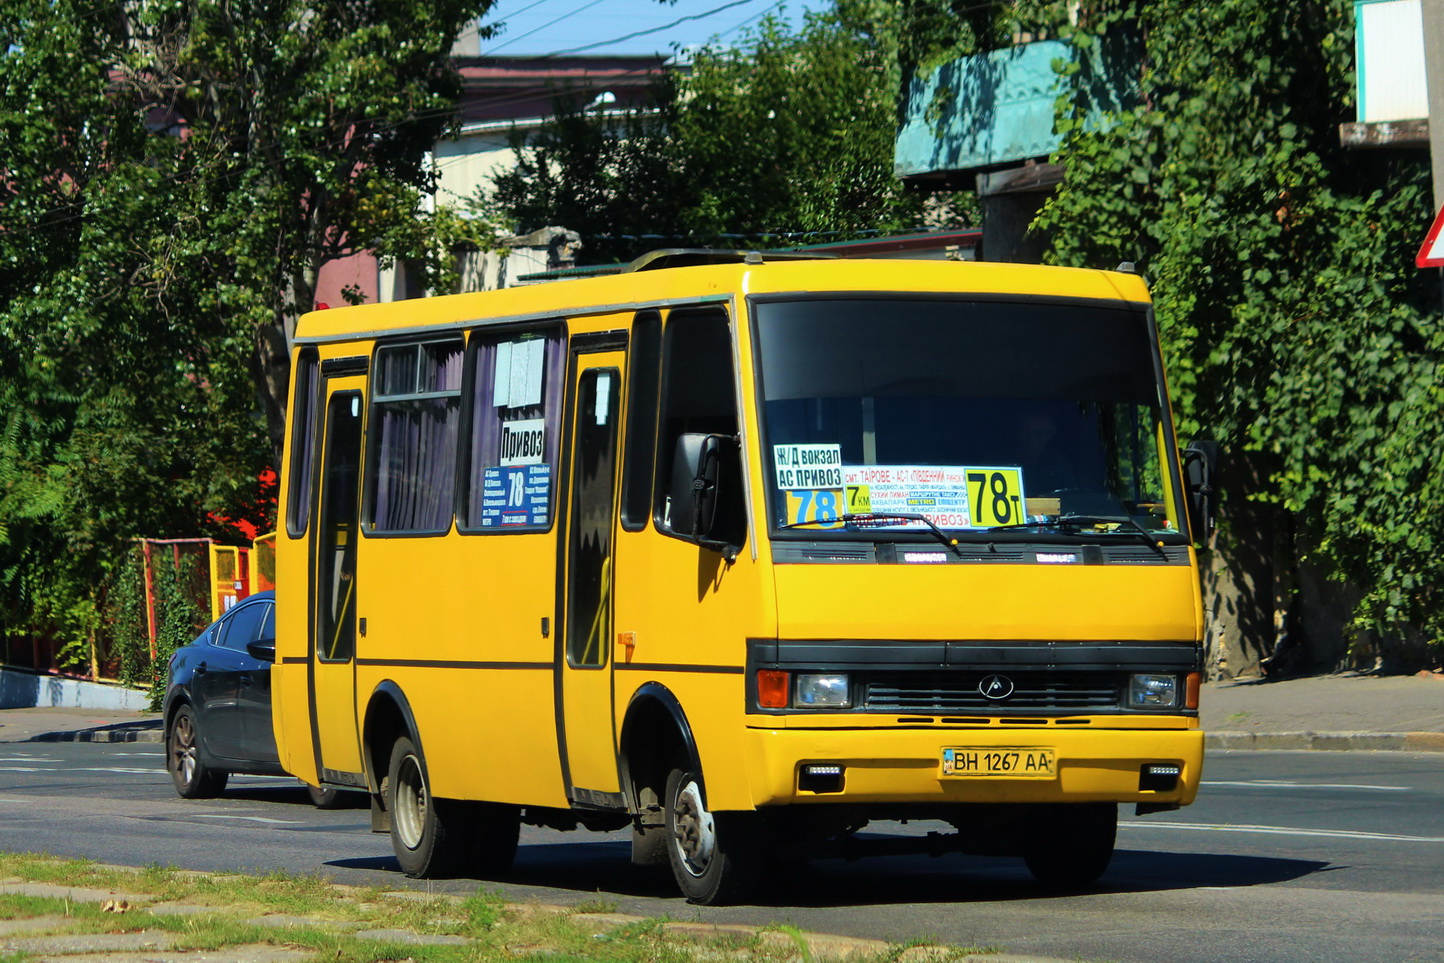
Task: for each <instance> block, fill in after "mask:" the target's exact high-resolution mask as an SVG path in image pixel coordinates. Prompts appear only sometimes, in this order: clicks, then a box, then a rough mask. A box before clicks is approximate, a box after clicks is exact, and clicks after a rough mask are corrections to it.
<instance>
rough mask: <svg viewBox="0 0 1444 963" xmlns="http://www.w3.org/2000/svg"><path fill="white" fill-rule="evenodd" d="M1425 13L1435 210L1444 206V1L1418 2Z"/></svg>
mask: <svg viewBox="0 0 1444 963" xmlns="http://www.w3.org/2000/svg"><path fill="white" fill-rule="evenodd" d="M1419 6H1420V9H1421V11H1422V13H1423V14H1424V77H1425V82H1426V83H1427V85H1428V91H1429V163H1430V167H1431V169H1432V170H1433V173H1434V210H1436V211H1437V210H1439V209H1440V208H1441V207H1444V0H1419Z"/></svg>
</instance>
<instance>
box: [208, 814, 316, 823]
mask: <svg viewBox="0 0 1444 963" xmlns="http://www.w3.org/2000/svg"><path fill="white" fill-rule="evenodd" d="M192 818H194V819H248V820H250V821H251V822H253V823H277V824H282V823H298V822H300V820H299V819H267V818H266V817H265V816H227V815H222V814H221V813H196V814H195V815H194V816H193V817H192Z"/></svg>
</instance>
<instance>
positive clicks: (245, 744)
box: [163, 592, 285, 799]
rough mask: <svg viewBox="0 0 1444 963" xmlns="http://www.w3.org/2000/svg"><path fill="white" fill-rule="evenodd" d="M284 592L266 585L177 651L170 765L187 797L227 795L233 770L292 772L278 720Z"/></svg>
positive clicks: (168, 717)
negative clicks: (276, 666) (279, 600)
mask: <svg viewBox="0 0 1444 963" xmlns="http://www.w3.org/2000/svg"><path fill="white" fill-rule="evenodd" d="M275 610H276V596H275V593H274V592H258V593H257V594H255V595H252V596H251V597H249V598H247V599H245V600H244V601H242V602H240V603H239V604H237V605H236V606H235V607H233V608H232V609H230V611H228V612H226V614H225V615H222V616H221V617H220V618H219V619H216V620H215V621H214V622H212V623H211V624H210V625H208V626H206V629H205V631H203V632H201V634H200V635H198V636H196V639H195V641H194V642H192V643H191V644H190V645H184V646H181V647H180V648H179V649H176V651H175V654H174V655H172V656H171V659H170V671H169V674H168V681H167V685H166V692H165V704H164V706H163V709H164V714H165V746H166V767H167V768H168V769H170V775H171V779H173V780H174V781H175V788H176V792H178V793H180V794H181V796H183V797H184V798H186V799H201V798H205V797H209V796H216V795H219V794H220V792H221V791H222V790H223V789H225V788H226V780H227V779H228V778H229V777H230V774H231V773H233V772H243V773H254V774H258V775H284V774H285V770H283V769H282V768H281V763H280V760H279V757H278V756H277V753H276V737H275V733H274V732H273V730H272V728H271V663H272V662H274V661H275V659H276V628H275Z"/></svg>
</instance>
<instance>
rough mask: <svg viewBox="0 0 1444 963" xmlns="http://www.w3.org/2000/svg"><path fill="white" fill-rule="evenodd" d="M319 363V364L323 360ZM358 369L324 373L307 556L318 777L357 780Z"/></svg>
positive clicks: (362, 407)
mask: <svg viewBox="0 0 1444 963" xmlns="http://www.w3.org/2000/svg"><path fill="white" fill-rule="evenodd" d="M323 370H324V366H323ZM365 384H366V379H365V377H364V376H363V375H351V376H349V377H339V378H328V379H327V381H326V385H325V393H324V397H325V409H324V410H325V412H326V421H325V429H324V430H325V433H324V435H323V436H322V438H321V442H320V451H321V465H320V468H321V473H320V482H321V483H320V493H319V496H318V498H319V502H318V504H317V508H316V521H317V523H318V524H317V525H316V532H315V536H314V543H313V555H312V558H311V565H312V570H311V586H312V588H311V591H312V597H311V618H310V633H311V639H310V646H309V651H310V656H311V672H310V680H311V684H310V692H309V696H310V713H311V746H312V749H313V751H314V752H315V755H316V770H317V772H319V773H320V776H321V778H322V779H323V780H325V781H327V782H338V783H342V784H346V785H359V786H364V785H365V781H364V779H362V777H361V772H362V765H361V741H360V734H359V732H358V731H357V729H358V727H357V723H356V549H357V544H356V543H357V540H358V539H359V538H360V536H361V525H360V514H361V511H360V509H361V438H362V420H363V419H364V417H365V411H366V404H365Z"/></svg>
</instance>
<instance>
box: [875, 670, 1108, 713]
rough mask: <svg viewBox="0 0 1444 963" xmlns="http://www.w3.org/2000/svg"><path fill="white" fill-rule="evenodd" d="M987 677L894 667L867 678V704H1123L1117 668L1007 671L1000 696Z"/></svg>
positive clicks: (939, 708)
mask: <svg viewBox="0 0 1444 963" xmlns="http://www.w3.org/2000/svg"><path fill="white" fill-rule="evenodd" d="M987 678H989V675H988V674H987V673H980V672H969V673H960V674H957V675H953V674H951V673H949V674H947V675H944V674H941V673H907V674H892V673H890V674H888V676H887V677H885V678H881V677H880V678H873V679H869V680H867V681H866V682H865V684H864V696H863V708H865V709H870V710H874V711H879V712H890V711H894V710H900V711H909V712H916V711H925V712H963V711H974V710H984V711H987V712H1008V711H1019V710H1025V711H1037V710H1042V709H1067V710H1076V709H1111V708H1117V707H1118V706H1119V703H1120V699H1121V697H1122V687H1123V679H1122V678H1121V677H1120V676H1118V675H1116V674H1114V673H1099V672H1088V673H1083V672H1073V673H1055V672H1048V673H1043V672H1017V673H1009V674H1008V676H1007V679H1008V681H1009V683H1010V684H1011V685H1012V686H1013V691H1012V694H1011V695H1009V696H1007V697H1006V698H999V699H989V698H987V697H986V696H984V695H983V691H982V689H983V681H984V680H985V679H987Z"/></svg>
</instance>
